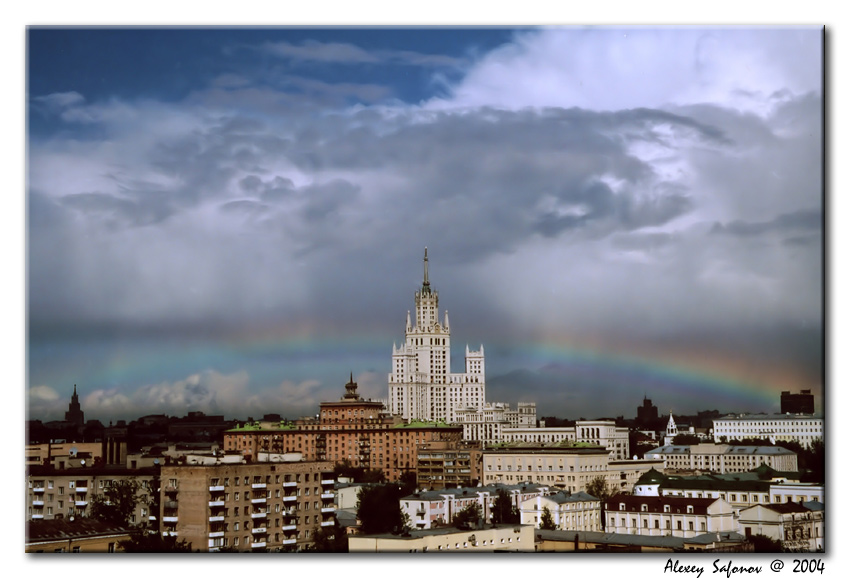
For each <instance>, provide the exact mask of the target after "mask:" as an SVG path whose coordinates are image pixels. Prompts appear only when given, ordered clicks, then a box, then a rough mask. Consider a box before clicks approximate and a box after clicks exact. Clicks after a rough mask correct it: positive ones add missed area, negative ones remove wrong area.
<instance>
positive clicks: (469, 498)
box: [399, 484, 550, 529]
mask: <svg viewBox="0 0 850 578" xmlns="http://www.w3.org/2000/svg"><path fill="white" fill-rule="evenodd" d="M500 491H503V492H506V493H507V494H508V496H509V497H510V499H511V503H512V504H513V506H514V507H515V508H516V509H517V511H519V510H520V507H521V505H522V503H523V502H524V501H526V500H528V499H529V498H531V497H534V496H542V495H546V494H548V493H550V492H549V488H548V487H547V486H541V485H539V484H516V485H502V484H497V485H489V486H481V487H476V488H449V489H444V490H431V491H424V492H415V493H413V494H410V495H409V496H405V497H403V498H402V499H401V500H399V504H400V506H401V511H402V512H403V513H404V514H407V516H408V518H409V519H410V523H411V524H412V525H413V527H414V528H416V529H429V528H432V527H434V526H437V525H444V524H451V523H452V520H453V519H454V517H455V515H456V514H458V513H459V512H461V511H462V510H464V509H465V508H467V507H469V506H471V505H473V504H477V505H478V507H479V508H481V514H482V517H483V520H484V521H485V522H489V521H490V520H491V519H492V511H493V504H494V503H495V501H496V498H497V496H498V494H499V492H500Z"/></svg>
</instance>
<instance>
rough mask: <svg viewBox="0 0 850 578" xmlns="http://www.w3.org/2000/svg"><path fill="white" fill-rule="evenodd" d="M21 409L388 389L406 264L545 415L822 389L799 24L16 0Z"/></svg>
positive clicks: (681, 407)
mask: <svg viewBox="0 0 850 578" xmlns="http://www.w3.org/2000/svg"><path fill="white" fill-rule="evenodd" d="M26 74H27V86H26V90H27V94H26V102H27V123H28V126H27V150H26V154H27V175H26V176H27V183H26V202H27V207H26V208H27V217H26V252H27V259H26V267H27V274H26V299H27V351H26V355H27V375H26V378H27V384H26V388H27V393H26V402H27V410H28V417H29V418H32V419H45V420H49V419H61V418H62V416H63V415H64V411H65V410H66V409H67V406H68V402H69V400H70V395H71V392H72V391H73V387H74V385H75V384H76V386H77V390H78V392H79V393H80V398H81V403H82V406H83V410H84V411H85V412H86V416H87V418H94V419H101V420H102V421H104V422H107V421H110V420H115V419H132V418H134V417H138V416H141V415H146V414H154V413H157V414H158V413H166V414H169V415H177V416H182V415H185V414H186V413H187V412H188V411H205V412H207V413H209V414H217V415H218V414H224V415H225V416H227V417H229V418H239V419H245V418H246V417H248V416H251V417H257V418H259V417H262V415H264V414H266V413H280V414H282V415H284V416H288V417H297V416H300V415H307V414H315V413H316V411H317V409H318V404H319V403H320V402H321V401H326V400H335V399H337V398H339V397H340V396H341V395H342V393H343V392H344V390H343V384H344V383H345V382H346V381H347V380H348V377H349V373H353V375H354V378H355V380H356V381H357V382H358V383H359V385H360V392H361V393H362V394H363V395H364V396H366V397H371V398H376V399H379V398H385V397H386V396H387V374H388V373H389V371H390V361H391V352H392V345H393V343H394V342H395V343H400V342H401V341H403V339H404V322H405V318H406V314H407V311H408V310H412V309H413V306H414V304H413V294H414V291H415V290H416V289H417V287H418V286H419V285H420V284H421V282H422V256H423V251H424V248H425V247H426V246H427V247H428V254H429V265H430V266H429V276H430V281H431V286H432V287H433V288H435V289H437V290H438V291H439V292H440V309H441V311H442V310H445V309H448V310H449V312H450V318H451V328H452V337H453V356H452V365H451V367H452V370H453V371H461V370H462V368H463V352H464V346H465V345H466V344H467V343H468V344H469V345H470V346H471V347H474V348H477V347H478V346H479V345H483V346H484V348H485V353H486V371H487V400H488V401H507V402H511V403H515V402H517V401H536V402H537V404H538V415H539V416H544V415H554V416H558V417H567V418H571V419H576V418H579V417H585V418H588V419H592V418H596V417H613V416H618V415H624V416H626V417H634V415H635V413H636V407H637V406H638V405H640V404H641V402H642V399H643V398H644V396H646V397H649V398H650V399H652V401H653V402H654V403H655V405H657V406H658V407H659V410H660V412H661V413H662V414H663V413H666V412H668V411H673V412H674V413H676V414H686V413H692V412H696V411H698V410H706V409H717V410H720V411H723V412H726V411H736V412H738V411H741V412H743V411H768V412H769V411H775V410H778V409H779V392H780V391H784V390H791V391H798V390H800V389H812V390H813V392H814V393H815V394H816V396H817V398H816V403H817V405H818V407H819V408H821V409H822V391H823V381H824V364H823V357H824V343H823V336H824V323H823V318H824V312H823V306H824V303H823V291H824V287H823V277H824V273H823V221H824V196H823V186H824V183H823V176H822V171H823V163H824V155H823V130H822V115H823V113H824V105H823V88H822V79H823V62H822V30H821V28H819V27H757V28H754V27H705V26H693V27H572V28H569V27H543V28H531V27H528V28H519V29H518V28H454V27H449V28H430V29H429V28H379V29H375V28H372V29H363V28H339V27H338V28H289V29H286V28H251V29H245V28H241V29H240V28H212V29H211V28H197V29H175V28H171V29H141V28H114V29H108V28H99V29H91V28H88V29H86V28H30V29H29V30H28V32H27V65H26Z"/></svg>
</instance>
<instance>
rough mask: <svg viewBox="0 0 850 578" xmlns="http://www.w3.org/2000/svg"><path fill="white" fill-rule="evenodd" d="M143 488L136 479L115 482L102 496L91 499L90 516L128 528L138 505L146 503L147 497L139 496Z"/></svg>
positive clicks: (98, 495)
mask: <svg viewBox="0 0 850 578" xmlns="http://www.w3.org/2000/svg"><path fill="white" fill-rule="evenodd" d="M141 488H142V485H141V484H140V483H139V482H138V481H137V480H135V479H129V480H117V481H115V482H113V483H112V485H110V486H109V487H108V488H105V489H104V491H103V493H102V494H97V495H95V496H93V497H92V498H91V505H90V510H89V515H90V516H91V517H92V518H94V519H95V520H100V521H102V522H110V523H112V524H118V525H119V526H127V525H128V524H129V523H130V519H131V518H132V516H133V512H135V510H136V505H137V504H139V503H141V502H144V501H145V497H144V496H143V495H140V494H139V490H140V489H141ZM145 522H146V520H145Z"/></svg>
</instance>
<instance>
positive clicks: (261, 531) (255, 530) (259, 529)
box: [251, 527, 266, 534]
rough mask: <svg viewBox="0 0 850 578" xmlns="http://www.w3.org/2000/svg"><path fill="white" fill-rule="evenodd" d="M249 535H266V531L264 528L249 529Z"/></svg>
mask: <svg viewBox="0 0 850 578" xmlns="http://www.w3.org/2000/svg"><path fill="white" fill-rule="evenodd" d="M251 533H252V534H265V533H266V529H265V528H263V527H260V528H251Z"/></svg>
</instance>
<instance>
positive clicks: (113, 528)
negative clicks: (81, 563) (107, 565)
mask: <svg viewBox="0 0 850 578" xmlns="http://www.w3.org/2000/svg"><path fill="white" fill-rule="evenodd" d="M130 532H131V529H130V528H126V527H124V526H119V525H116V524H111V523H108V522H101V521H99V520H92V519H88V518H76V519H74V520H73V521H72V520H63V519H58V520H32V521H28V522H27V526H26V552H27V553H36V552H80V553H95V552H96V553H102V552H120V551H121V548H120V546H119V543H120V542H121V541H123V540H129V538H130Z"/></svg>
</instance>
